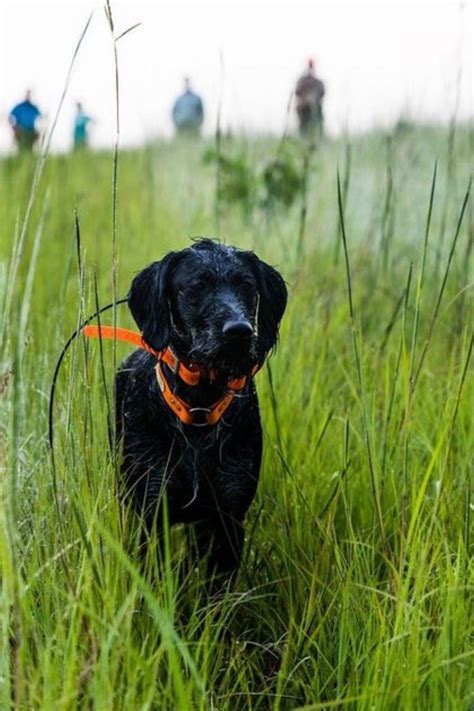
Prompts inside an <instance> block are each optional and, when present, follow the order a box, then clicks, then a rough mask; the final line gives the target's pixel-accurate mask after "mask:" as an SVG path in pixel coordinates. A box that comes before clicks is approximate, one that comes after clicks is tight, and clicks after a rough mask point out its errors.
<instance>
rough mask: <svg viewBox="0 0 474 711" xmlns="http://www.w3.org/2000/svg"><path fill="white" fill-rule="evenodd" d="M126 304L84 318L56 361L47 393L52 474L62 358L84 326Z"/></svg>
mask: <svg viewBox="0 0 474 711" xmlns="http://www.w3.org/2000/svg"><path fill="white" fill-rule="evenodd" d="M127 302H128V297H125V298H124V299H119V300H118V301H113V302H112V303H111V304H107V306H102V308H100V309H98V310H97V311H96V312H95V313H93V314H92V316H89V317H88V318H86V320H85V321H83V322H82V323H81V324H80V326H79V328H77V329H76V330H75V331H74V333H73V334H72V335H71V336H70V337H69V339H68V340H67V341H66V344H65V346H64V348H63V349H62V351H61V353H60V355H59V358H58V360H57V363H56V367H55V369H54V373H53V380H52V382H51V389H50V391H49V415H48V439H49V447H50V449H51V462H52V465H53V473H54V472H55V462H54V395H55V392H56V383H57V380H58V376H59V371H60V369H61V365H62V362H63V360H64V356H65V355H66V353H67V352H68V350H69V348H70V347H71V345H72V343H73V342H74V341H75V339H76V338H77V337H78V335H79V334H80V333H81V331H82V329H83V328H84V326H87V324H89V323H90V322H91V321H93V320H94V319H95V318H97V317H98V316H100V314H102V313H104V311H108V310H109V309H113V308H114V306H118V305H119V304H126V303H127Z"/></svg>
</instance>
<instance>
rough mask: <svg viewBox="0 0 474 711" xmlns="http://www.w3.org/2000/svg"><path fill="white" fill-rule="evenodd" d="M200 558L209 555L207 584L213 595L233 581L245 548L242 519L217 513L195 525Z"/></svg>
mask: <svg viewBox="0 0 474 711" xmlns="http://www.w3.org/2000/svg"><path fill="white" fill-rule="evenodd" d="M195 536H196V547H197V551H198V554H199V557H201V558H203V557H205V556H207V581H208V589H209V591H210V592H211V593H214V592H217V591H219V590H220V589H222V588H224V587H225V586H226V585H228V584H229V583H232V582H234V580H235V577H236V575H237V571H238V568H239V564H240V560H241V557H242V550H243V547H244V527H243V522H242V520H241V519H238V518H236V517H235V516H232V515H231V514H226V513H223V512H220V511H219V512H217V514H216V517H215V518H212V519H209V520H205V521H200V522H199V523H197V524H195Z"/></svg>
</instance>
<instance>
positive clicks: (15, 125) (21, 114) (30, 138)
mask: <svg viewBox="0 0 474 711" xmlns="http://www.w3.org/2000/svg"><path fill="white" fill-rule="evenodd" d="M40 116H41V111H40V110H39V108H38V107H37V106H35V104H33V103H32V101H31V91H30V89H28V91H27V92H26V95H25V99H24V101H22V102H20V103H19V104H17V105H16V106H14V107H13V109H12V110H11V111H10V113H9V115H8V121H9V123H10V126H11V127H12V129H13V137H14V139H15V143H16V145H17V146H18V148H19V150H21V151H32V150H33V146H34V145H35V143H36V141H37V140H38V138H39V135H40V134H39V131H38V130H37V128H36V122H37V120H38V119H39V118H40Z"/></svg>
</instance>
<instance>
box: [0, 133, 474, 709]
mask: <svg viewBox="0 0 474 711" xmlns="http://www.w3.org/2000/svg"><path fill="white" fill-rule="evenodd" d="M472 147H473V142H472V133H470V132H469V131H468V129H467V128H466V127H465V128H462V127H460V128H458V129H457V130H456V131H451V132H450V131H449V130H448V129H447V128H446V129H444V128H421V127H418V128H417V127H413V126H405V127H401V128H400V130H399V131H396V132H394V133H393V134H392V135H390V136H389V135H387V134H383V133H373V134H370V135H368V136H365V137H359V138H354V139H352V140H351V141H350V143H349V144H348V142H347V141H345V140H343V139H340V140H338V141H329V140H328V141H327V142H325V143H324V144H323V145H322V146H321V147H320V149H319V150H317V151H316V153H315V154H314V155H313V156H312V157H311V160H310V162H309V166H308V171H307V181H306V192H305V196H300V197H298V199H297V201H296V203H295V204H294V205H293V206H291V207H289V208H285V209H278V208H272V209H268V208H266V209H264V208H263V207H262V206H261V204H260V196H259V194H258V191H257V193H256V192H255V189H252V195H251V197H252V201H251V205H250V206H247V208H246V209H245V210H244V209H242V208H241V206H239V205H235V206H229V205H227V204H223V203H222V201H219V202H218V204H217V205H216V168H215V165H213V164H212V163H211V164H207V165H205V164H204V163H203V160H202V155H203V151H204V146H202V145H199V146H196V145H186V144H176V143H168V144H166V143H164V144H158V145H153V146H150V147H148V148H146V149H143V150H138V151H129V152H128V151H123V152H121V154H120V156H119V163H118V192H117V213H116V231H115V238H114V229H113V219H112V155H111V154H110V153H107V152H104V153H93V154H87V153H84V154H77V155H69V156H51V157H50V158H48V160H47V162H46V164H45V166H44V171H43V172H42V174H41V176H40V179H39V181H37V185H36V188H35V190H34V191H33V193H32V201H31V210H30V209H29V208H28V203H29V196H30V194H31V187H32V184H33V182H34V178H33V176H34V171H35V160H34V159H31V160H28V159H18V158H14V157H10V158H5V159H3V160H1V162H0V194H1V195H2V200H1V201H0V314H1V323H0V327H1V330H0V337H1V342H0V346H1V351H0V413H1V419H0V472H1V479H0V576H1V578H0V584H1V598H0V635H1V640H0V709H7V708H9V707H10V706H11V705H13V707H15V708H18V709H27V708H41V709H74V708H94V709H100V710H102V709H114V710H115V709H127V710H130V709H160V710H161V709H216V710H217V709H244V708H245V709H247V708H248V709H270V708H271V709H297V708H308V709H309V708H314V709H318V708H324V709H326V708H338V709H346V708H347V709H367V710H370V711H373V710H379V709H380V710H381V711H382V710H383V711H386V710H387V709H404V710H409V709H413V710H421V709H429V710H430V711H437V710H440V711H441V710H443V711H445V710H447V709H469V708H474V685H473V681H472V680H473V679H474V668H473V654H474V653H473V636H472V635H473V631H474V630H473V621H474V614H473V584H474V580H473V575H472V573H473V570H472V564H471V562H470V553H472V525H471V521H472V509H473V501H472V499H471V492H470V468H471V466H472V460H473V453H474V451H473V450H474V447H473V442H474V438H473V434H474V433H473V417H472V414H473V404H474V400H473V395H474V388H473V378H472V362H473V355H472V247H473V231H474V225H473V219H472V218H473V213H472V202H470V201H469V200H466V191H467V189H468V184H469V179H470V170H471V167H472V166H471V164H470V156H472ZM222 150H224V151H227V152H228V153H229V154H233V153H239V154H241V153H243V154H244V155H245V156H246V160H247V161H248V163H249V165H250V166H251V167H252V169H254V170H255V171H257V173H258V171H261V170H262V166H263V165H264V164H265V163H266V162H268V160H270V159H271V157H272V156H274V155H276V151H277V142H276V141H272V140H270V139H261V140H258V139H249V140H248V141H246V142H245V141H243V140H241V139H239V140H235V141H234V142H231V143H229V144H227V143H224V145H223V148H222ZM293 151H294V155H295V160H296V163H297V165H298V166H299V169H301V170H302V171H303V170H304V155H303V154H304V151H303V150H302V149H301V147H299V146H298V144H296V145H295V146H293ZM435 161H437V174H436V180H434V179H433V175H434V169H435ZM338 166H339V171H340V203H341V208H342V209H341V210H340V209H339V205H338V189H337V168H338ZM253 198H255V199H253ZM75 211H77V213H76V214H77V222H76V223H75ZM341 212H342V213H343V214H344V223H345V230H344V231H343V230H342V229H341V214H340V213H341ZM216 234H218V236H219V237H220V238H221V239H223V240H225V241H226V242H228V243H232V244H234V245H236V246H239V247H245V248H254V249H255V250H256V251H257V252H258V254H259V255H260V256H261V257H262V258H263V259H265V260H267V261H269V262H270V263H272V264H274V265H276V266H277V267H278V268H279V269H280V271H281V272H282V273H283V275H284V277H285V279H286V280H287V282H288V285H289V295H290V296H289V306H288V310H287V312H286V315H285V318H284V322H283V325H282V331H281V341H280V346H279V349H278V351H277V352H276V354H275V355H274V357H273V358H272V359H271V361H270V363H269V365H268V366H267V367H265V369H264V370H263V371H262V372H261V373H260V374H259V375H258V376H257V385H258V391H259V395H260V400H261V405H262V415H263V420H264V432H265V455H264V463H263V468H262V476H261V481H260V485H259V491H258V495H257V499H256V501H255V502H254V504H253V506H252V508H251V510H250V512H249V514H248V519H247V542H246V550H245V560H244V565H243V566H242V569H241V572H240V575H239V580H238V584H237V587H236V589H235V590H234V591H233V592H231V593H229V594H228V595H226V597H225V598H224V599H221V600H217V601H212V602H206V599H205V597H204V595H203V594H202V581H201V579H200V576H199V574H198V571H191V572H190V573H188V575H187V577H183V573H182V560H183V556H184V551H185V546H184V535H183V531H182V530H180V529H179V528H178V529H176V530H174V529H173V531H172V533H171V535H170V537H169V539H168V542H169V545H168V546H167V555H166V561H165V564H164V570H163V572H162V573H161V575H160V574H159V572H158V570H157V566H156V561H155V557H154V551H153V549H152V550H151V551H150V556H149V561H148V562H149V566H148V571H144V570H143V568H142V567H141V566H140V565H139V564H138V562H137V556H136V540H135V537H134V527H133V521H131V520H130V519H129V518H128V517H126V516H124V515H123V513H122V512H121V510H120V507H119V505H118V503H117V501H116V497H115V471H114V465H113V462H112V461H111V458H110V455H109V451H108V444H107V403H108V401H109V400H110V396H111V383H112V377H113V369H114V360H119V359H121V358H122V357H123V356H124V355H125V354H126V353H127V352H128V349H127V347H126V346H124V345H122V344H119V345H117V350H116V353H114V349H113V348H112V346H111V345H110V344H107V345H104V354H103V357H104V364H105V380H106V383H105V386H106V387H104V379H103V377H102V370H101V367H100V366H101V359H100V353H99V348H98V346H97V344H86V343H84V342H83V340H78V341H77V342H76V345H75V347H74V348H73V349H72V351H71V352H70V353H69V355H68V357H67V358H66V361H65V365H64V368H63V370H62V372H61V375H60V378H59V381H58V393H57V401H56V408H55V437H56V449H55V453H56V479H55V480H54V478H53V472H52V467H51V461H50V453H49V448H48V442H47V421H48V397H49V388H50V384H51V378H52V374H53V370H54V365H55V361H56V359H57V357H58V355H59V352H60V350H61V348H62V346H63V344H64V342H65V341H66V339H67V337H68V336H69V334H70V333H71V331H72V330H73V329H74V328H75V326H76V325H77V323H78V321H79V320H80V319H81V318H82V317H83V316H85V315H87V314H88V313H91V312H92V311H94V310H95V305H96V295H95V283H97V295H98V300H99V302H100V304H106V303H108V302H109V301H110V300H111V299H112V297H113V294H114V291H115V294H116V295H117V296H123V295H125V294H126V292H127V289H128V285H129V283H130V281H131V278H132V277H133V275H134V273H135V272H136V271H137V270H139V269H140V268H141V267H143V266H145V265H146V264H147V263H149V262H150V261H152V260H153V259H156V258H159V257H160V255H162V254H163V253H164V252H166V251H167V250H169V249H170V248H180V247H183V246H185V245H186V244H188V240H189V237H190V236H195V235H210V236H213V235H216ZM79 236H80V240H79V239H78V238H79ZM344 237H345V240H344V239H343V238H344ZM79 242H80V244H79ZM345 247H346V248H347V251H346V249H345ZM115 257H116V259H115ZM113 265H115V266H113ZM114 274H115V275H116V287H115V286H114V281H115V277H114V276H113V275H114ZM108 316H109V319H106V318H105V317H104V319H103V322H111V319H112V314H111V313H110V314H109V315H108ZM117 321H118V323H119V324H120V325H123V326H127V325H128V326H131V325H132V324H131V319H130V317H129V315H128V313H127V310H126V307H123V306H121V307H118V308H117ZM180 571H181V572H180Z"/></svg>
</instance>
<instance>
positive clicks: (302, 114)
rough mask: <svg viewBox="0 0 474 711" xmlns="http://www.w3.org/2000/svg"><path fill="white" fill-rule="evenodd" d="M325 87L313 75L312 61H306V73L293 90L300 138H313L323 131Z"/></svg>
mask: <svg viewBox="0 0 474 711" xmlns="http://www.w3.org/2000/svg"><path fill="white" fill-rule="evenodd" d="M324 93H325V87H324V84H323V82H322V81H321V79H318V77H317V76H316V74H315V71H314V61H313V60H312V59H310V60H308V65H307V69H306V72H305V73H304V74H303V75H302V76H301V77H300V78H299V79H298V81H297V83H296V88H295V96H296V114H297V116H298V123H299V130H300V135H301V136H313V135H314V134H315V133H316V132H317V133H319V134H322V131H323V99H324Z"/></svg>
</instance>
